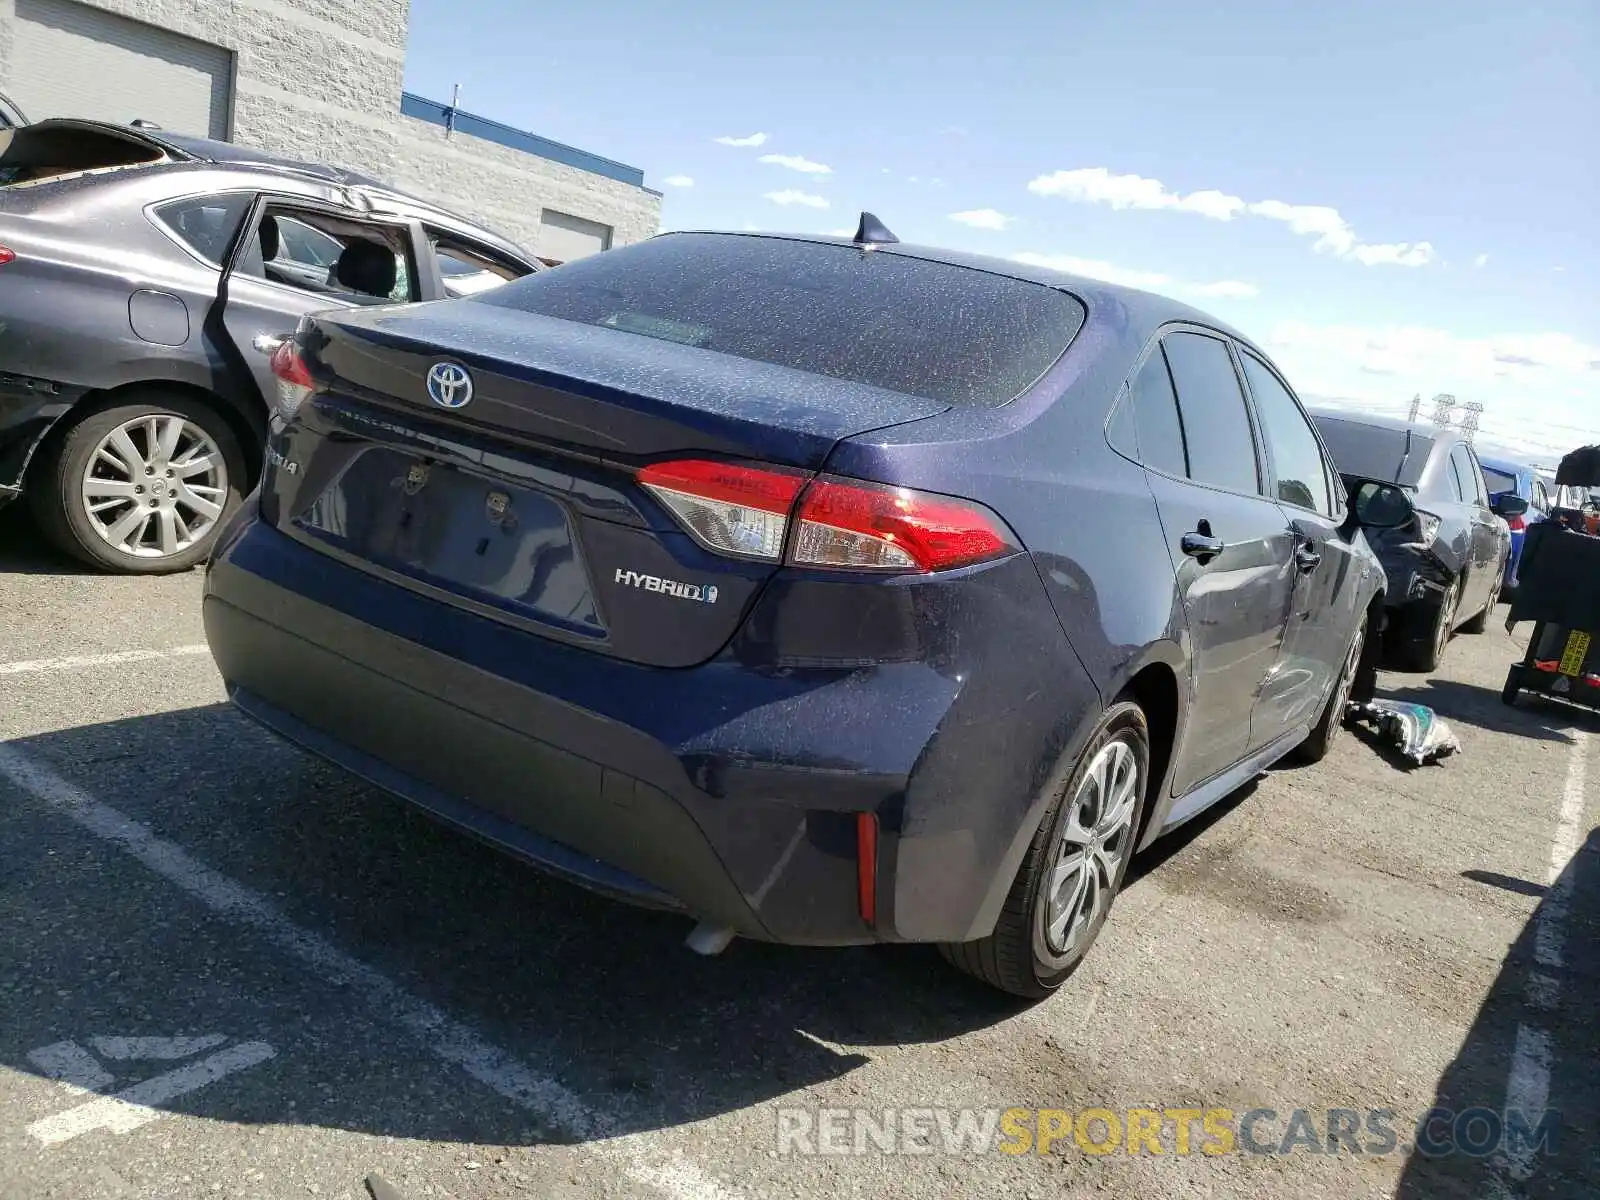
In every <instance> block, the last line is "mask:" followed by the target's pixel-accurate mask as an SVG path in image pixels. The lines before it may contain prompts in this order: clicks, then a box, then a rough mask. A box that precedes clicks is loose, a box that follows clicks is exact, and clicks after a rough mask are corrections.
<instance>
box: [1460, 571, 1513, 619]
mask: <svg viewBox="0 0 1600 1200" xmlns="http://www.w3.org/2000/svg"><path fill="white" fill-rule="evenodd" d="M1505 579H1506V572H1505V568H1504V567H1502V568H1501V569H1500V570H1498V571H1496V572H1495V576H1494V586H1493V587H1491V588H1490V589H1489V603H1488V604H1486V605H1484V607H1483V611H1482V612H1481V613H1479V614H1478V615H1477V616H1475V617H1473V618H1472V620H1470V621H1468V622H1466V624H1464V625H1462V626H1461V632H1462V633H1485V632H1487V631H1488V629H1489V621H1490V620H1491V619H1492V618H1493V617H1494V610H1495V605H1497V604H1499V603H1500V589H1501V588H1503V587H1504V586H1505Z"/></svg>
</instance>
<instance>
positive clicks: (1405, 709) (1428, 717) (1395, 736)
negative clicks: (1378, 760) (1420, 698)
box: [1350, 700, 1461, 767]
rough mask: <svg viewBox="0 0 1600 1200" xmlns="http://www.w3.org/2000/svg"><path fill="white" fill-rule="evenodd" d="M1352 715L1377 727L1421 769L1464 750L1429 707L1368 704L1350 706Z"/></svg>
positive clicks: (1393, 702)
mask: <svg viewBox="0 0 1600 1200" xmlns="http://www.w3.org/2000/svg"><path fill="white" fill-rule="evenodd" d="M1350 715H1351V716H1352V717H1355V718H1356V719H1357V720H1361V721H1366V722H1368V723H1369V724H1371V725H1373V726H1375V727H1376V728H1377V730H1378V732H1379V733H1380V734H1382V735H1383V736H1384V737H1385V738H1387V739H1388V740H1389V741H1390V742H1392V743H1393V744H1394V746H1395V749H1397V750H1399V752H1400V753H1401V755H1402V756H1404V757H1405V759H1406V760H1407V761H1409V762H1411V763H1413V764H1415V765H1416V766H1419V767H1420V766H1422V765H1423V764H1425V763H1430V762H1437V761H1438V760H1439V759H1441V758H1448V757H1449V756H1450V755H1452V754H1456V753H1459V752H1460V750H1461V743H1460V741H1459V740H1457V738H1456V735H1455V731H1454V730H1452V729H1451V728H1450V726H1449V725H1448V724H1447V723H1446V722H1445V721H1444V720H1443V719H1442V718H1441V717H1439V716H1438V715H1437V714H1436V713H1435V712H1434V711H1433V709H1431V708H1429V707H1428V706H1427V705H1426V704H1409V703H1407V702H1405V701H1403V700H1368V701H1367V702H1366V703H1365V704H1353V705H1351V706H1350Z"/></svg>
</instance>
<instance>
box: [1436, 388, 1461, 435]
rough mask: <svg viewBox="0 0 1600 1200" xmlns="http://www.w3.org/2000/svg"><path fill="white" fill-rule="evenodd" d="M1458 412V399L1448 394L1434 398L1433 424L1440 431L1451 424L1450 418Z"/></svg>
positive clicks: (1441, 394)
mask: <svg viewBox="0 0 1600 1200" xmlns="http://www.w3.org/2000/svg"><path fill="white" fill-rule="evenodd" d="M1455 410H1456V398H1455V397H1454V396H1452V395H1450V394H1449V393H1447V392H1440V393H1439V394H1438V395H1437V396H1435V397H1434V398H1433V423H1434V424H1435V425H1437V426H1438V427H1439V428H1440V429H1443V428H1445V427H1446V426H1448V425H1449V424H1450V417H1451V414H1453V413H1454V412H1455Z"/></svg>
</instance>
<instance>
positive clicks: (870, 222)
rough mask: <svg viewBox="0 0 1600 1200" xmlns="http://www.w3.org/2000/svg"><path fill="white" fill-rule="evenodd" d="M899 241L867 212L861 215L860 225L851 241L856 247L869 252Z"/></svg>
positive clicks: (887, 228)
mask: <svg viewBox="0 0 1600 1200" xmlns="http://www.w3.org/2000/svg"><path fill="white" fill-rule="evenodd" d="M899 240H900V239H899V238H897V237H895V235H894V234H892V233H890V232H889V227H888V226H887V225H885V224H884V223H883V222H882V221H880V220H878V218H877V217H875V216H873V215H872V214H871V213H869V212H864V213H862V214H861V224H859V225H857V226H856V236H855V237H853V238H852V239H851V241H853V242H855V244H856V245H858V246H862V247H864V248H865V249H868V250H871V249H872V248H873V247H875V246H887V245H890V244H892V243H894V242H898V241H899Z"/></svg>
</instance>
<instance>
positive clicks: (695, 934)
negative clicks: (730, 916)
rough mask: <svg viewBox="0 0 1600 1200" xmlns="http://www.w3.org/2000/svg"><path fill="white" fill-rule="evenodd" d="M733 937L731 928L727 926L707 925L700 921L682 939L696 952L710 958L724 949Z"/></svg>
mask: <svg viewBox="0 0 1600 1200" xmlns="http://www.w3.org/2000/svg"><path fill="white" fill-rule="evenodd" d="M733 937H734V934H733V930H731V929H729V928H728V927H727V926H725V925H708V924H706V923H705V922H704V921H701V922H700V924H698V925H696V926H695V927H694V928H693V929H692V930H690V931H689V936H688V937H687V938H685V939H684V943H683V944H684V945H685V946H687V947H689V949H691V950H693V951H694V952H695V953H696V954H700V955H704V956H705V957H707V958H711V957H713V956H715V955H718V954H721V953H722V952H723V951H724V950H726V949H727V948H728V943H729V942H731V941H733Z"/></svg>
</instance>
